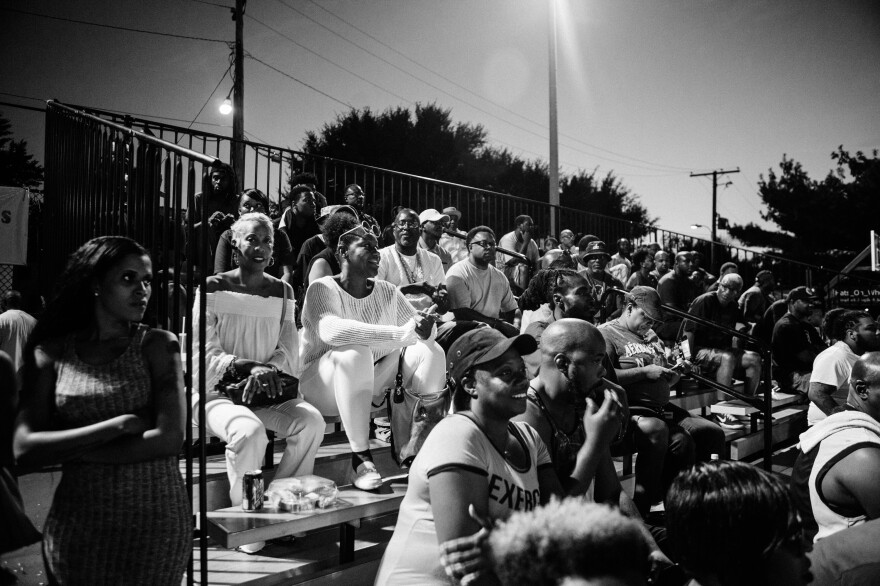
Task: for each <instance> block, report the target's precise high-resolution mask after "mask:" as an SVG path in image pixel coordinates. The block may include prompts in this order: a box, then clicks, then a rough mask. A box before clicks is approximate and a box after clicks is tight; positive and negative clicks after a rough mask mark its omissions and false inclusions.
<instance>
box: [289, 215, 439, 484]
mask: <svg viewBox="0 0 880 586" xmlns="http://www.w3.org/2000/svg"><path fill="white" fill-rule="evenodd" d="M337 253H338V254H339V255H340V264H341V267H342V272H341V273H340V274H339V275H336V276H332V277H322V278H320V279H317V280H316V281H314V282H313V283H311V284H310V285H309V288H308V290H307V291H306V298H305V302H304V305H303V312H302V323H303V337H302V349H301V353H300V356H301V365H302V372H301V374H300V376H299V379H300V390H301V392H302V394H303V397H304V398H305V399H306V400H307V401H308V402H309V403H311V404H313V405H315V406H316V407H317V408H318V410H319V411H321V413H322V414H324V415H337V414H338V415H339V416H340V418H341V419H342V424H343V426H344V427H345V433H346V435H347V436H348V441H349V444H350V445H351V451H352V469H353V473H352V482H353V483H354V485H355V486H357V487H358V488H360V489H362V490H373V489H376V488H378V487H379V486H380V485H381V484H382V477H381V476H380V475H379V473H378V471H377V470H376V466H375V465H374V464H373V456H372V454H370V444H369V433H370V405H371V402H372V401H377V402H378V400H380V399H381V397H382V395H383V393H384V390H385V388H387V387H391V386H393V385H394V379H395V376H396V375H397V370H398V363H399V359H400V352H401V350H402V349H403V348H406V352H405V354H404V359H403V384H404V386H405V387H407V388H410V389H412V390H413V392H415V393H436V392H438V391H439V390H440V389H441V388H442V387H443V385H444V384H445V373H446V367H445V360H446V356H445V354H444V353H443V350H442V349H441V348H440V346H439V345H437V343H436V342H434V336H435V334H436V328H435V327H434V323H435V318H436V314H435V313H434V312H433V308H431V309H427V310H424V311H421V312H416V311H415V310H414V309H413V307H412V305H410V304H409V302H408V301H407V300H406V298H405V297H404V296H403V294H401V293H400V291H398V289H397V287H395V286H394V285H392V284H390V283H388V282H386V281H381V280H378V279H375V276H376V273H377V272H378V270H379V250H378V242H377V240H376V237H375V236H373V235H372V234H369V233H367V231H366V230H364V229H363V228H362V227H361V226H358V227H356V228H355V229H353V230H350V231H349V232H346V233H345V234H343V235H342V236H341V237H340V238H339V245H338V248H337Z"/></svg>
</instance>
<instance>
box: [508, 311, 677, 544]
mask: <svg viewBox="0 0 880 586" xmlns="http://www.w3.org/2000/svg"><path fill="white" fill-rule="evenodd" d="M539 351H540V353H541V369H540V371H539V372H538V376H537V377H536V378H534V379H532V382H531V383H530V385H529V391H528V400H527V401H526V411H525V413H523V414H522V415H519V416H517V417H516V418H514V420H519V421H525V422H527V423H528V424H529V425H531V426H532V427H534V428H535V430H536V431H537V432H538V435H540V436H541V439H542V440H543V441H544V444H545V445H546V446H547V449H548V451H549V452H550V459H551V460H552V461H553V468H554V469H555V470H556V472H557V475H558V476H559V477H560V479H564V478H568V477H569V475H570V474H571V471H572V470H573V469H574V464H575V458H576V456H577V454H578V449H579V447H580V446H581V445H583V444H584V443H589V442H591V441H592V439H593V438H594V437H596V436H597V435H598V434H591V433H590V428H589V427H588V426H591V425H592V423H591V417H590V415H587V416H586V417H585V416H584V412H585V410H586V399H587V398H588V397H589V398H592V399H593V400H594V401H599V402H601V397H602V394H603V390H605V389H610V390H611V391H613V392H614V393H615V394H616V395H617V396H618V398H619V399H620V400H621V404H622V405H623V406H625V405H626V403H625V402H624V401H625V392H624V390H623V389H622V388H621V387H619V386H617V385H615V384H613V383H611V382H608V381H607V380H605V379H604V378H603V377H604V375H605V368H604V367H603V366H602V362H603V360H604V358H605V340H604V339H603V338H602V334H601V333H600V332H599V330H598V329H596V326H594V325H592V324H590V323H588V322H586V321H583V320H579V319H572V318H563V319H560V320H557V321H555V322H553V323H551V324H550V325H549V326H548V327H547V329H546V330H544V334H543V336H542V337H541V347H540V349H539ZM628 417H629V413H628V410H627V409H621V421H626V420H627V419H628ZM593 448H594V449H593V450H591V451H590V456H589V457H590V466H589V470H591V471H593V475H594V476H593V498H594V500H595V501H596V502H604V503H609V504H611V505H613V506H618V507H620V510H621V512H622V513H623V514H625V515H627V516H628V517H632V518H634V519H641V516H640V515H639V512H638V510H637V509H636V506H635V505H634V504H633V501H632V499H631V498H630V497H629V495H628V494H627V493H626V492H625V491H623V489H622V488H621V486H620V480H619V479H618V477H617V472H616V471H615V470H614V463H613V462H612V461H611V452H610V446H609V445H599V444H596V445H594V446H593ZM652 547H653V548H654V549H655V550H656V554H657V555H659V556H662V555H663V554H661V553H660V552H659V549H657V546H656V544H654V543H653V540H652Z"/></svg>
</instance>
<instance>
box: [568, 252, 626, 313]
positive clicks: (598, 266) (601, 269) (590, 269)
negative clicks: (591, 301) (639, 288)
mask: <svg viewBox="0 0 880 586" xmlns="http://www.w3.org/2000/svg"><path fill="white" fill-rule="evenodd" d="M587 238H589V236H584V237H583V238H582V239H581V246H579V247H578V248H580V259H579V262H580V263H581V266H582V267H583V269H578V271H580V272H581V273H582V274H583V275H584V277H586V279H587V283H588V284H589V286H590V288H591V289H592V290H593V293H592V294H593V297H595V298H596V299H598V300H600V301H601V299H602V296H603V295H605V291H607V290H608V288H615V289H623V283H621V282H620V281H618V280H617V279H615V278H614V277H612V276H611V275H609V274H608V272H607V271H606V270H605V266H606V265H607V264H608V262H609V260H610V259H611V255H610V254H608V250H607V249H606V248H605V243H604V242H602V241H601V240H592V241H588V242H586V243H584V240H586V239H587ZM622 308H623V300H622V299H621V298H620V296H619V295H614V294H609V295H608V296H607V297H606V298H605V304H604V310H605V313H606V319H613V318H615V317H617V316H618V315H620V311H621V309H622ZM599 317H600V316H599V315H598V314H597V315H596V316H595V318H596V319H598V318H599ZM591 321H592V320H591Z"/></svg>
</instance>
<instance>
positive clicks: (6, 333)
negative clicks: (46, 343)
mask: <svg viewBox="0 0 880 586" xmlns="http://www.w3.org/2000/svg"><path fill="white" fill-rule="evenodd" d="M35 325H37V320H36V319H35V318H34V317H33V316H32V315H31V314H29V313H27V312H25V311H22V310H20V309H7V310H6V311H4V312H3V313H0V350H2V351H4V352H6V353H7V354H9V357H10V358H12V365H13V366H14V367H15V372H18V371H19V370H20V369H21V365H22V364H24V346H25V344H27V339H28V336H30V335H31V331H32V330H33V329H34V326H35Z"/></svg>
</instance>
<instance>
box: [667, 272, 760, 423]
mask: <svg viewBox="0 0 880 586" xmlns="http://www.w3.org/2000/svg"><path fill="white" fill-rule="evenodd" d="M742 286H743V281H742V277H740V276H739V275H737V274H736V273H729V274H727V275H724V276H723V277H721V279H720V280H719V281H718V290H717V291H714V292H712V291H710V292H708V293H703V294H702V295H700V296H699V297H697V298H696V299H694V302H693V303H692V304H691V308H690V310H689V311H688V313H690V314H691V315H695V316H697V317H701V318H703V319H705V320H708V321H711V322H714V323H716V324H718V325H721V326H725V327H727V328H730V329H732V330H735V329H739V328H743V327H745V324H744V321H745V320H744V319H743V315H742V312H740V310H739V306H738V305H737V303H736V299H737V296H738V295H739V292H740V290H741V289H742ZM684 333H685V336H687V340H688V346H689V347H690V351H691V355H692V356H693V361H694V364H696V365H698V366H699V367H700V368H701V369H702V370H703V372H705V373H706V374H707V375H711V374H712V373H714V374H715V380H716V381H717V382H718V383H719V384H722V385H724V386H726V387H729V386H731V385H732V384H733V377H734V375H735V374H739V375H740V376H741V377H744V378H745V381H746V385H745V390H744V392H745V394H747V395H752V396H754V395H755V394H756V393H757V391H758V385H759V384H760V382H761V367H762V361H761V357H760V355H758V354H757V353H755V352H752V351H750V350H744V349H743V348H742V347H740V346H739V345H738V341H737V340H735V339H734V337H733V336H731V335H730V334H726V333H724V332H721V331H718V330H715V329H713V328H709V327H706V326H703V325H699V324H697V323H696V322H692V321H685V323H684ZM718 419H719V422H720V423H721V426H722V427H727V428H728V429H742V428H743V427H744V425H743V424H742V422H740V421H739V419H737V418H736V417H735V416H733V415H729V414H720V415H719V416H718Z"/></svg>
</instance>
